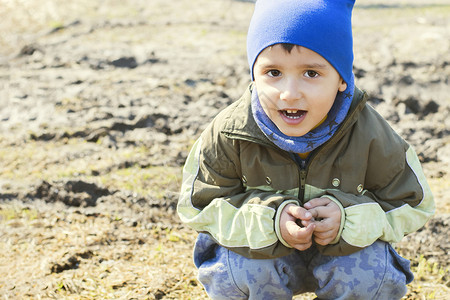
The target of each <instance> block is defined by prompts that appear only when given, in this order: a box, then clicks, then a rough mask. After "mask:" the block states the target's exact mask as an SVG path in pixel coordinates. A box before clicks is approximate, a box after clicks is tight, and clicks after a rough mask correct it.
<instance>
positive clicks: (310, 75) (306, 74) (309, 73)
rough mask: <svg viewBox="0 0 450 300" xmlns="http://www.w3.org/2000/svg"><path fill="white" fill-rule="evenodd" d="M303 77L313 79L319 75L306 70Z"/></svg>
mask: <svg viewBox="0 0 450 300" xmlns="http://www.w3.org/2000/svg"><path fill="white" fill-rule="evenodd" d="M305 76H306V77H309V78H315V77H317V76H319V74H318V73H317V72H316V71H312V70H308V71H306V72H305Z"/></svg>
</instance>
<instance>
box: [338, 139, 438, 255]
mask: <svg viewBox="0 0 450 300" xmlns="http://www.w3.org/2000/svg"><path fill="white" fill-rule="evenodd" d="M406 157H407V163H408V165H409V166H410V168H411V169H412V170H413V172H414V174H415V175H416V177H417V180H418V182H419V184H420V186H421V187H422V191H423V199H422V201H421V202H420V204H419V205H417V206H415V207H412V206H410V205H408V204H404V205H402V206H400V207H398V208H396V209H394V210H391V211H389V212H387V213H385V212H384V211H383V210H382V209H381V207H380V206H379V205H378V204H377V203H365V204H359V205H354V206H350V207H347V208H346V209H345V214H346V222H345V227H344V230H343V231H342V238H343V239H344V240H345V241H346V242H347V243H349V244H350V245H353V246H357V247H366V246H368V245H370V244H372V243H373V242H374V241H375V240H377V239H381V240H383V241H386V242H391V243H395V242H399V241H400V240H401V239H402V238H403V237H404V236H405V234H408V233H411V232H414V231H417V230H418V229H419V228H420V227H422V226H423V225H424V224H425V223H426V222H427V221H428V220H429V219H430V218H431V216H432V215H433V214H434V211H435V206H434V200H433V195H432V193H431V190H430V187H429V186H428V183H427V181H426V179H425V175H424V174H423V171H422V168H421V166H420V162H419V159H418V158H417V155H416V154H415V152H414V150H413V149H412V148H411V147H410V148H409V149H408V151H407V153H406Z"/></svg>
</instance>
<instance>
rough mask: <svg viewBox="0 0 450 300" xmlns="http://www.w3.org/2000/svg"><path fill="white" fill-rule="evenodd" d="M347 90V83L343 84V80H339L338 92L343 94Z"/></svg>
mask: <svg viewBox="0 0 450 300" xmlns="http://www.w3.org/2000/svg"><path fill="white" fill-rule="evenodd" d="M346 89H347V83H345V81H344V79H342V78H341V82H340V84H339V88H338V90H339V92H343V91H345V90H346Z"/></svg>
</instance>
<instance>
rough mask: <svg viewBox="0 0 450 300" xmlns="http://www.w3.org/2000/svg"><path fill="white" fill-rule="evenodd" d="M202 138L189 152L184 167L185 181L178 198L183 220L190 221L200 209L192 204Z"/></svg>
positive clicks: (179, 211)
mask: <svg viewBox="0 0 450 300" xmlns="http://www.w3.org/2000/svg"><path fill="white" fill-rule="evenodd" d="M201 143H202V139H201V138H199V139H198V140H197V141H196V142H195V144H194V145H193V146H192V149H191V151H190V153H189V156H188V158H187V160H186V163H185V164H184V168H183V182H182V184H181V191H180V198H179V200H178V205H177V211H178V215H179V216H180V218H181V221H183V222H185V223H189V220H190V219H191V218H193V217H195V216H196V215H197V214H198V213H199V212H200V210H199V209H197V208H195V207H194V206H193V205H192V201H191V196H192V192H193V190H194V181H195V179H196V178H197V175H198V171H199V169H200V164H199V160H200V148H201V147H200V146H201Z"/></svg>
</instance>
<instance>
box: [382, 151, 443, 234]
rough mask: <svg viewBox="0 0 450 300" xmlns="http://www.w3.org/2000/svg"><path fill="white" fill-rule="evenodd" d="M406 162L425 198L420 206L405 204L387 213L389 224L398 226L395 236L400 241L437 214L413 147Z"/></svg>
mask: <svg viewBox="0 0 450 300" xmlns="http://www.w3.org/2000/svg"><path fill="white" fill-rule="evenodd" d="M406 161H407V163H408V165H409V167H410V168H411V169H412V171H413V172H414V174H415V175H416V177H417V181H418V182H419V184H420V186H421V188H422V193H423V197H422V200H421V201H420V203H419V205H417V206H415V207H411V206H409V205H407V204H405V205H403V206H401V207H399V208H397V209H394V210H391V211H389V212H388V213H387V219H388V221H389V223H391V224H396V223H397V224H398V226H396V227H394V228H397V232H395V235H396V236H398V237H400V239H401V237H403V235H404V234H407V233H411V232H414V231H417V230H418V229H419V228H421V227H422V226H423V225H424V224H425V223H426V222H427V221H428V220H429V219H430V218H431V216H433V214H434V212H435V205H434V199H433V194H432V193H431V189H430V186H429V185H428V182H427V180H426V178H425V174H424V173H423V171H422V167H421V166H420V161H419V158H418V157H417V155H416V152H415V151H414V149H413V148H412V147H409V149H408V151H407V152H406ZM411 220H414V222H411Z"/></svg>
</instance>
